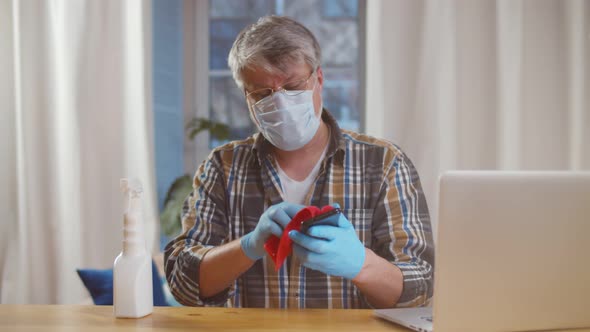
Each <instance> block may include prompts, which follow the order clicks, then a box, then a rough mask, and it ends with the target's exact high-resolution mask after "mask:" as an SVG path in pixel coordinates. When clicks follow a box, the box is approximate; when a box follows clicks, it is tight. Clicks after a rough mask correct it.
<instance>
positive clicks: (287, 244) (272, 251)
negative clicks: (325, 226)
mask: <svg viewBox="0 0 590 332" xmlns="http://www.w3.org/2000/svg"><path fill="white" fill-rule="evenodd" d="M333 209H334V207H333V206H331V205H326V206H324V207H323V208H321V209H320V208H318V207H317V206H308V207H305V208H303V209H301V210H300V211H299V212H297V214H296V215H295V216H294V217H293V219H291V221H290V222H289V224H287V227H285V229H284V230H283V234H282V236H281V238H280V239H279V238H278V237H277V236H274V235H271V236H270V237H269V238H268V240H266V243H265V244H264V249H265V250H266V252H268V255H269V256H270V258H272V260H273V261H274V263H275V271H278V270H279V268H280V267H281V265H283V262H284V261H285V259H286V258H287V256H289V255H290V254H291V252H292V251H293V241H292V240H291V238H289V232H290V231H292V230H296V231H299V230H300V229H301V225H302V224H303V223H304V222H305V221H307V220H309V219H311V218H313V217H315V216H317V215H319V214H321V213H325V212H328V211H331V210H333Z"/></svg>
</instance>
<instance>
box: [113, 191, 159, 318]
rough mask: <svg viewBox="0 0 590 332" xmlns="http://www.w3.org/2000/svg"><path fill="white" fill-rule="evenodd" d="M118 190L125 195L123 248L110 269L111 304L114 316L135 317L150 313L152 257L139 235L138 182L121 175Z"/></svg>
mask: <svg viewBox="0 0 590 332" xmlns="http://www.w3.org/2000/svg"><path fill="white" fill-rule="evenodd" d="M120 185H121V190H122V191H123V194H124V195H126V196H127V199H128V205H127V211H125V213H124V214H123V251H122V252H121V253H120V254H119V256H117V258H116V259H115V266H114V269H113V304H114V311H115V316H116V317H126V318H139V317H143V316H146V315H149V314H151V313H152V311H153V308H154V299H153V294H152V292H153V289H152V260H151V258H150V255H149V254H148V252H147V250H146V246H145V240H144V237H143V215H142V212H141V197H140V194H141V192H142V187H141V183H140V182H139V180H137V179H129V180H128V179H121V183H120Z"/></svg>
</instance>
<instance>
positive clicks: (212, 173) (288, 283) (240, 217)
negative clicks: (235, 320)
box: [165, 110, 434, 308]
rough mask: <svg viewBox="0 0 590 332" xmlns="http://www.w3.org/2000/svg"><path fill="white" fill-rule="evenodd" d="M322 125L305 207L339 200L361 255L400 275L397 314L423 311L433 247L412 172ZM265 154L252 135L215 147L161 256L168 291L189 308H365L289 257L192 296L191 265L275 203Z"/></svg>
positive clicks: (273, 177)
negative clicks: (323, 142) (323, 147)
mask: <svg viewBox="0 0 590 332" xmlns="http://www.w3.org/2000/svg"><path fill="white" fill-rule="evenodd" d="M322 117H323V120H324V122H326V124H327V125H328V126H329V128H330V130H331V137H330V143H329V146H328V150H327V153H326V157H325V158H324V160H323V161H322V165H321V168H320V173H319V175H318V178H317V179H316V181H315V183H314V184H313V185H312V189H311V190H310V192H309V193H308V194H307V196H306V203H308V205H315V206H319V207H321V206H324V205H328V204H332V203H334V202H338V203H339V204H340V206H341V207H342V209H343V213H344V215H345V216H346V217H347V218H348V220H350V222H351V223H352V224H353V225H354V227H355V229H356V231H357V234H358V236H359V239H360V240H361V241H362V243H363V244H364V245H365V247H367V248H370V249H372V250H373V251H374V252H375V253H376V254H378V255H379V256H381V257H383V258H385V259H386V260H388V261H390V262H391V263H393V264H395V265H397V266H398V267H399V268H400V269H401V271H402V273H403V276H404V287H403V292H402V295H401V298H400V300H399V302H398V306H399V307H407V306H419V305H425V304H427V303H428V302H429V300H430V298H431V297H432V289H433V264H434V246H433V241H432V230H431V225H430V219H429V214H428V207H427V205H426V200H425V198H424V194H423V192H422V188H421V185H420V180H419V178H418V173H417V172H416V169H415V168H414V166H413V165H412V163H411V162H410V160H409V159H408V158H407V157H406V155H405V154H404V153H403V152H402V151H401V150H400V149H399V148H398V147H397V146H395V145H393V144H391V143H389V142H387V141H384V140H380V139H376V138H373V137H370V136H366V135H361V134H357V133H353V132H350V131H345V130H342V131H341V130H340V129H339V128H338V125H337V124H336V121H335V120H334V118H333V117H332V116H331V115H330V114H329V113H328V112H327V111H325V110H324V112H323V115H322ZM269 147H270V145H269V143H268V141H266V140H265V139H264V137H263V136H262V135H261V134H255V135H253V136H251V137H249V138H248V139H246V140H243V141H234V142H230V143H228V144H226V145H224V146H221V147H219V148H216V149H215V150H213V151H212V152H211V154H210V156H209V158H208V159H207V160H206V161H205V162H204V163H203V164H202V165H201V166H200V167H199V169H198V171H197V172H196V174H195V177H194V188H195V190H194V191H193V193H192V194H191V195H190V196H189V197H188V198H187V200H186V201H185V205H184V209H183V217H182V226H183V232H182V234H180V235H179V236H178V237H177V238H175V239H174V240H173V241H171V242H170V243H169V244H168V245H167V246H166V249H165V267H166V277H167V279H168V283H169V285H170V289H171V291H172V293H173V294H174V296H175V297H176V299H177V300H178V301H179V302H180V303H182V304H184V305H191V306H203V305H205V306H222V305H227V306H235V307H266V308H271V307H272V308H369V307H370V306H369V304H368V303H367V302H366V300H365V299H364V297H363V296H362V294H361V293H360V291H359V290H358V289H357V288H356V287H355V286H354V284H353V283H352V282H351V281H349V280H346V279H343V278H340V277H333V276H328V275H325V274H323V273H321V272H318V271H314V270H311V269H307V268H305V267H304V266H302V265H301V264H300V262H299V261H298V260H297V258H296V257H294V256H290V257H288V259H287V260H286V261H285V264H283V266H282V267H281V269H280V270H279V271H278V272H275V270H274V265H273V262H272V260H271V259H269V258H268V257H267V256H266V257H264V258H263V259H260V260H258V261H257V262H256V263H255V264H254V265H253V266H252V267H251V268H250V269H249V270H248V271H246V272H245V273H244V274H242V275H241V276H240V277H239V278H238V279H237V280H236V281H235V282H234V284H233V285H232V287H230V288H228V289H226V290H225V291H223V292H221V293H220V294H217V295H216V296H214V297H210V298H201V297H200V296H199V274H198V271H199V263H200V261H201V259H202V258H203V256H204V255H205V254H206V253H207V251H208V250H210V249H211V248H213V247H215V246H219V245H221V244H224V243H227V242H230V241H232V240H235V239H238V238H240V237H241V236H243V235H244V234H246V233H248V232H250V231H252V230H254V228H255V227H256V223H257V222H258V219H259V217H260V215H261V214H262V213H263V212H264V211H265V210H266V209H267V208H268V207H269V206H271V205H274V204H277V203H280V202H281V201H282V200H283V199H282V197H281V184H280V180H279V176H278V173H277V167H276V163H275V161H274V158H273V157H272V154H270V153H269Z"/></svg>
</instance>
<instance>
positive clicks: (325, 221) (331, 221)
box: [300, 208, 341, 234]
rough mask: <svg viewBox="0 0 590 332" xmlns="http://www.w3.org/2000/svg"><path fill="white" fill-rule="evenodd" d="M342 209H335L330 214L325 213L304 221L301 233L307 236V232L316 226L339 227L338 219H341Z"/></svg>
mask: <svg viewBox="0 0 590 332" xmlns="http://www.w3.org/2000/svg"><path fill="white" fill-rule="evenodd" d="M340 213H341V211H340V209H339V208H335V209H333V210H330V211H328V212H324V213H321V214H318V215H317V216H315V217H313V218H311V219H309V220H306V221H304V222H303V223H302V224H301V230H300V232H301V233H304V234H307V230H308V229H309V228H310V227H311V226H315V225H331V226H338V218H340Z"/></svg>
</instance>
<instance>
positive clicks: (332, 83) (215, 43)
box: [209, 0, 362, 148]
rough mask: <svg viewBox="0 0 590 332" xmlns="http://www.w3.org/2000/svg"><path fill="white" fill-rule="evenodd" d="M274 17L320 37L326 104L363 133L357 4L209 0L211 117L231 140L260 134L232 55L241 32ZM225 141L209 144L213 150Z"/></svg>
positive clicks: (345, 125)
mask: <svg viewBox="0 0 590 332" xmlns="http://www.w3.org/2000/svg"><path fill="white" fill-rule="evenodd" d="M269 14H276V15H286V16H290V17H292V18H294V19H295V20H297V21H299V22H301V23H302V24H303V25H305V26H306V27H307V28H309V29H310V30H311V31H312V33H313V34H314V35H315V36H316V38H317V39H318V42H319V43H320V46H321V48H322V69H323V71H324V78H325V80H324V90H323V101H324V107H326V108H327V109H328V110H329V111H330V112H331V113H332V114H333V115H334V116H335V117H336V119H338V123H339V124H340V126H341V127H342V128H345V129H351V130H361V129H362V123H361V114H362V112H361V92H362V86H361V80H360V77H361V75H360V70H361V68H360V66H359V63H360V61H359V59H360V58H361V54H359V52H361V48H360V47H359V1H358V0H297V1H286V0H247V1H244V0H210V2H209V46H210V47H209V102H210V117H211V119H213V120H215V121H219V122H222V123H226V124H228V125H229V127H230V128H231V139H243V138H245V137H247V136H249V135H251V134H253V133H254V132H255V130H256V129H255V126H254V124H253V123H252V121H251V120H250V117H249V114H248V109H247V105H246V101H245V99H244V95H243V93H242V91H240V90H239V89H238V87H237V86H236V84H235V82H234V81H233V78H232V75H231V71H230V70H229V67H228V65H227V56H228V54H229V50H230V49H231V46H232V43H233V41H234V39H235V38H236V36H237V35H238V33H239V32H240V30H242V29H243V28H244V27H245V26H247V25H248V24H251V23H254V22H256V20H258V18H259V17H261V16H264V15H269ZM221 143H223V142H218V141H215V140H213V139H212V140H211V141H210V147H211V148H213V147H215V146H218V145H219V144H221Z"/></svg>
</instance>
